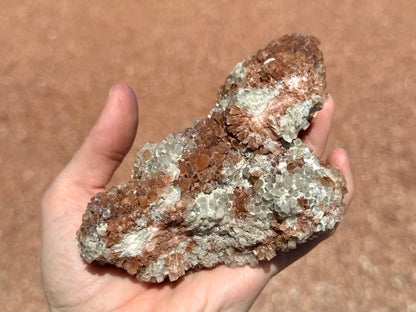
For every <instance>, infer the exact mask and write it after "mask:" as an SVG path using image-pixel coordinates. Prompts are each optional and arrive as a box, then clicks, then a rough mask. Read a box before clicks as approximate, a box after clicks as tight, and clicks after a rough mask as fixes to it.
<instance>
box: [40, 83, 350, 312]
mask: <svg viewBox="0 0 416 312" xmlns="http://www.w3.org/2000/svg"><path fill="white" fill-rule="evenodd" d="M333 109H334V103H333V101H332V99H331V98H330V99H329V100H328V102H327V103H326V104H325V106H324V108H323V110H322V111H321V112H319V114H318V115H317V117H316V118H314V119H313V120H312V122H311V126H310V128H309V129H308V131H306V132H304V133H303V134H302V139H303V141H304V142H305V144H307V145H308V146H309V147H311V148H312V149H313V150H314V153H315V154H316V155H317V156H321V155H322V154H323V151H324V148H325V143H326V140H327V136H328V132H329V128H330V125H331V119H332V114H333ZM137 123H138V108H137V102H136V97H135V95H134V92H133V91H132V90H131V89H130V88H129V87H128V86H126V85H122V84H119V85H116V86H114V87H113V89H112V92H111V93H110V95H109V98H108V101H107V104H106V106H105V108H104V110H103V112H102V114H101V116H100V118H99V120H98V121H97V123H96V124H95V126H94V127H93V129H92V131H91V133H90V134H89V136H88V137H87V138H86V140H85V142H84V143H83V144H82V146H81V148H80V149H79V150H78V151H77V153H76V154H75V155H74V157H73V158H72V160H71V161H70V163H69V164H68V165H67V166H66V168H65V169H64V170H63V171H62V172H61V173H60V174H59V175H58V176H57V178H56V179H55V181H54V182H53V183H52V185H51V186H50V187H49V189H48V190H47V191H46V193H45V195H44V197H43V200H42V259H41V268H42V277H43V285H44V290H45V294H46V297H47V300H48V303H49V306H50V309H51V310H52V311H79V310H82V311H90V310H93V311H98V310H99V311H132V310H140V311H150V310H156V311H168V310H174V311H182V310H183V311H204V310H206V311H223V310H227V311H244V310H248V309H249V308H250V306H251V305H252V304H253V302H254V300H255V299H256V297H257V296H258V294H259V293H260V292H261V290H262V289H263V287H264V286H265V285H266V284H267V282H268V281H269V280H270V279H271V278H272V277H273V276H274V275H276V274H277V273H278V272H280V271H281V270H283V269H284V268H285V267H287V266H288V265H290V264H291V263H293V262H294V261H296V260H297V259H299V258H300V257H302V256H303V255H304V254H306V253H307V252H308V251H309V250H311V249H312V248H313V247H314V246H316V245H317V244H318V243H319V242H321V241H322V240H323V239H325V238H326V237H327V236H321V237H320V238H319V239H316V240H313V241H310V242H308V243H305V244H302V245H299V246H298V247H297V248H296V249H295V250H292V251H290V252H285V253H283V252H281V253H279V254H278V255H277V256H276V257H275V258H274V259H273V260H272V261H269V262H267V261H263V262H261V264H260V265H259V266H258V267H255V268H253V267H250V266H248V265H247V266H244V267H237V268H228V267H226V266H225V265H221V266H218V267H216V268H214V269H210V270H202V271H199V272H189V273H188V274H186V275H185V276H184V277H183V278H181V279H180V280H178V281H176V282H164V283H161V284H151V283H142V282H139V281H137V280H136V279H135V278H134V277H131V276H129V275H128V274H126V273H125V272H122V271H120V270H119V269H117V268H114V267H108V266H102V267H100V266H97V265H91V264H87V263H85V262H84V261H83V260H82V259H81V257H80V255H79V252H78V247H77V241H76V239H75V236H76V231H77V229H78V227H79V225H80V222H81V219H82V215H83V213H84V211H85V208H86V205H87V203H88V201H89V200H90V198H91V197H93V196H94V195H95V194H96V193H98V192H101V191H103V190H104V188H105V186H106V184H107V183H109V181H110V179H111V177H112V176H113V174H114V172H115V170H116V169H117V168H118V166H119V165H120V163H121V162H122V160H123V159H124V156H125V155H126V154H127V152H128V151H129V149H130V147H131V145H132V144H133V141H134V138H135V134H136V129H137ZM328 160H329V161H330V162H331V163H332V164H333V165H335V166H336V167H338V168H339V169H340V171H341V172H342V174H343V175H344V176H345V178H346V180H347V188H348V191H349V192H348V194H346V196H345V204H346V205H349V203H350V202H351V200H352V195H353V181H352V174H351V170H350V167H349V162H348V157H347V155H346V153H345V151H344V150H343V149H336V150H334V151H333V152H332V153H330V154H329V157H328Z"/></svg>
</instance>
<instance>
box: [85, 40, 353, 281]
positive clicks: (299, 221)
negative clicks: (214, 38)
mask: <svg viewBox="0 0 416 312" xmlns="http://www.w3.org/2000/svg"><path fill="white" fill-rule="evenodd" d="M318 43H319V42H318V40H317V39H316V38H314V37H305V36H303V35H287V36H284V37H282V38H280V39H278V40H276V41H272V42H271V43H270V44H269V45H268V46H267V47H266V48H265V49H262V50H260V51H259V52H258V53H257V54H256V55H255V56H252V57H249V58H247V59H245V60H244V61H242V62H240V63H238V64H237V65H236V66H235V68H234V69H233V70H232V72H231V74H230V75H229V77H228V78H227V80H226V82H225V84H224V86H223V87H221V89H220V92H219V93H218V98H217V104H216V106H215V108H214V109H212V110H211V112H210V114H209V115H208V117H207V118H205V119H201V120H196V121H194V122H193V125H192V127H191V128H187V129H185V130H184V131H182V132H180V133H177V134H175V135H169V136H167V137H166V138H165V139H164V140H163V141H162V142H161V143H157V144H146V145H145V146H144V147H143V148H142V149H141V150H139V151H138V152H137V158H136V161H135V165H134V171H133V174H132V179H131V180H130V181H129V182H127V183H126V184H124V185H120V186H115V187H113V188H111V189H109V190H108V191H106V192H103V193H99V194H97V195H96V196H95V197H94V198H93V199H92V200H91V202H90V203H89V204H88V207H87V211H86V213H85V214H84V216H83V218H82V221H83V223H82V225H81V227H80V230H79V232H78V234H77V238H78V241H79V249H80V254H81V256H82V257H83V259H84V260H86V261H87V262H94V261H95V262H100V263H108V264H114V265H116V266H118V267H121V268H124V269H125V270H126V271H127V272H129V273H130V274H132V275H137V278H138V279H139V280H142V281H151V282H162V281H163V280H164V279H165V277H167V276H168V277H169V279H170V280H171V281H174V280H177V279H178V278H179V277H180V276H182V275H184V274H185V271H187V270H188V269H191V268H197V269H199V268H210V267H214V266H217V265H220V264H227V265H229V266H232V267H234V266H237V265H245V264H250V265H252V266H256V265H257V264H258V261H260V260H265V259H266V260H270V259H272V258H273V257H274V256H275V255H276V252H277V251H279V250H284V251H286V250H288V249H293V248H296V245H297V244H299V243H304V242H306V241H307V240H308V239H310V238H311V237H314V236H316V235H318V234H320V233H323V232H324V231H326V230H330V229H333V228H334V226H335V224H336V223H337V222H339V221H340V220H341V218H342V214H343V210H344V207H343V205H342V198H343V195H344V194H345V192H346V188H345V181H344V178H343V177H342V175H341V174H340V173H339V172H338V170H336V169H335V168H332V167H331V166H330V165H329V164H327V163H325V162H324V161H322V160H319V159H318V158H317V157H315V156H314V155H313V153H312V151H311V150H310V149H309V148H308V147H306V146H305V145H304V144H303V143H302V142H301V140H299V139H298V138H297V135H298V133H299V131H300V130H305V129H307V127H308V126H309V122H308V120H309V119H310V118H311V116H312V114H313V113H314V112H316V111H317V110H319V109H321V108H322V105H323V103H324V101H325V99H326V97H325V92H324V89H325V85H326V82H325V66H324V64H323V58H322V53H321V52H320V51H319V49H318V47H317V45H318Z"/></svg>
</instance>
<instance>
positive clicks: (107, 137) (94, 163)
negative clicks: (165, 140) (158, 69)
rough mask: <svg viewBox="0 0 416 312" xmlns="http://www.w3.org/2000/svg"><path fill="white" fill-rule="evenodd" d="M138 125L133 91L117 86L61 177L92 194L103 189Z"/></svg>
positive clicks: (122, 157)
mask: <svg viewBox="0 0 416 312" xmlns="http://www.w3.org/2000/svg"><path fill="white" fill-rule="evenodd" d="M137 125H138V106H137V100H136V96H135V94H134V91H133V90H132V89H131V88H130V87H129V86H127V85H124V84H117V85H115V86H114V87H113V88H112V89H111V91H110V95H109V97H108V100H107V104H106V105H105V107H104V109H103V111H102V113H101V115H100V117H99V119H98V121H97V123H96V124H95V125H94V127H93V129H92V130H91V132H90V134H89V135H88V137H87V138H86V139H85V141H84V143H83V144H82V146H81V148H80V149H79V150H78V151H77V153H76V154H75V155H74V157H73V158H72V160H71V162H70V163H69V164H68V166H67V167H66V168H65V169H64V171H63V172H62V174H61V178H63V179H65V180H66V181H67V182H70V183H73V184H74V185H77V186H78V187H81V188H83V189H84V190H86V191H88V192H91V193H96V192H97V191H99V190H102V189H103V188H104V187H105V185H106V184H107V183H108V182H109V181H110V180H111V178H112V176H113V174H114V172H115V171H116V169H117V168H118V166H119V165H120V163H121V162H122V161H123V159H124V157H125V155H126V154H127V152H128V151H129V150H130V148H131V146H132V144H133V142H134V138H135V136H136V130H137Z"/></svg>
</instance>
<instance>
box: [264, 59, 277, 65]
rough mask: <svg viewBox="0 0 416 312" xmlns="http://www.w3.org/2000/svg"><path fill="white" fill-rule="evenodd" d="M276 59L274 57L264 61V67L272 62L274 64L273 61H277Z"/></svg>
mask: <svg viewBox="0 0 416 312" xmlns="http://www.w3.org/2000/svg"><path fill="white" fill-rule="evenodd" d="M275 60H276V59H275V58H274V57H271V58H268V59H267V60H265V61H264V63H263V64H264V65H266V64H268V63H270V62H273V61H275Z"/></svg>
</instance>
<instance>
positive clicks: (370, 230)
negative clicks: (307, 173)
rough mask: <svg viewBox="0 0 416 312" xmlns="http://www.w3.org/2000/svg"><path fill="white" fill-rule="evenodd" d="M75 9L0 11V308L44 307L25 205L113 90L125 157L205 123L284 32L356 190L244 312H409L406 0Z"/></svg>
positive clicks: (412, 259)
mask: <svg viewBox="0 0 416 312" xmlns="http://www.w3.org/2000/svg"><path fill="white" fill-rule="evenodd" d="M18 2H19V3H18ZM81 3H82V2H77V1H52V0H43V1H10V0H3V1H1V2H0V142H1V148H0V182H1V187H0V197H1V201H0V250H1V255H0V310H1V311H3V310H6V311H25V310H32V311H35V310H36V311H44V310H46V309H47V306H46V302H45V300H44V298H43V294H42V289H41V280H40V269H39V247H40V214H39V201H40V197H41V194H42V192H43V191H44V190H45V189H46V187H47V185H48V184H49V183H50V182H51V180H52V179H53V178H54V176H55V175H56V174H57V173H58V172H59V171H60V170H61V169H62V168H63V167H64V166H65V164H66V163H67V162H68V161H69V159H70V158H71V155H72V154H73V153H74V151H75V150H76V149H77V148H78V147H79V145H80V144H81V142H82V140H83V138H84V137H85V136H86V135H87V133H88V131H89V129H90V127H91V126H92V124H93V123H94V121H95V119H96V118H97V116H98V114H99V112H100V110H101V108H102V106H103V103H104V102H105V99H106V97H107V94H108V91H109V89H110V87H111V86H112V85H113V84H115V83H117V82H119V81H121V82H126V83H128V84H130V85H131V86H132V87H133V88H134V90H135V91H136V92H137V95H138V98H139V102H140V118H141V121H140V126H139V131H140V134H139V136H138V138H137V139H136V142H135V146H134V149H137V148H139V147H140V146H142V145H143V144H144V143H145V142H147V141H157V140H160V139H162V138H163V137H165V136H166V135H167V134H168V133H171V132H175V131H178V130H180V129H182V128H183V127H185V126H188V125H189V124H190V123H191V121H192V120H193V119H195V118H198V117H202V116H205V115H206V114H207V113H208V111H209V110H210V108H211V107H212V106H213V104H214V100H215V96H216V89H217V88H218V87H219V86H220V85H221V84H222V83H223V81H224V79H225V77H226V76H227V75H228V73H229V71H230V70H231V69H232V68H233V66H234V65H235V63H237V62H238V61H240V60H241V59H243V58H244V57H246V56H248V55H251V54H253V53H255V52H256V50H257V49H258V48H261V47H263V46H264V45H265V44H267V43H268V42H269V41H270V40H271V39H274V38H277V37H279V36H281V35H283V34H285V33H293V32H304V33H307V34H314V35H316V36H317V37H318V38H320V40H321V42H322V45H321V48H322V50H323V51H324V55H325V60H326V65H327V73H328V75H327V78H328V88H329V90H330V92H331V94H332V95H333V97H334V98H335V100H336V105H337V109H336V115H335V124H334V127H333V131H332V134H331V136H330V142H329V147H331V148H333V147H335V146H341V147H344V148H346V149H347V150H348V152H349V155H350V157H351V162H352V166H353V171H354V174H355V179H356V190H357V191H356V196H355V200H354V202H353V204H352V206H351V207H350V210H349V212H348V215H347V216H346V218H345V220H344V222H343V223H342V225H341V226H340V227H339V230H338V231H337V234H336V235H335V236H333V237H332V238H331V239H330V240H328V241H326V242H325V243H324V244H322V245H321V246H319V247H318V248H316V249H315V250H314V251H313V252H311V253H310V254H309V255H308V256H307V257H305V258H303V259H302V260H300V261H298V262H297V263H295V264H294V265H293V266H291V267H290V268H288V269H287V270H285V271H283V272H282V273H281V274H279V275H278V276H276V277H275V278H274V279H273V280H272V281H271V282H270V284H269V285H268V286H267V287H266V288H265V290H264V291H263V293H262V294H261V295H260V297H259V298H258V300H257V301H256V303H255V304H254V306H253V308H252V310H253V311H310V310H314V311H393V310H394V311H416V268H415V263H416V239H415V238H416V207H415V202H416V178H415V176H416V155H415V154H416V135H415V132H416V131H415V126H416V122H415V121H416V101H415V98H416V36H415V31H416V18H415V16H416V2H414V1H404V0H403V1H380V0H374V1H210V2H208V1H205V2H202V1H201V2H199V4H197V2H196V1H189V3H188V2H186V1H183V0H180V1H174V0H170V1H133V0H126V1H120V3H121V4H116V3H117V2H116V1H95V3H94V4H93V2H85V3H87V4H81ZM190 3H192V4H190ZM202 3H204V4H202ZM133 159H134V153H130V155H129V156H128V157H127V161H126V162H125V163H124V164H123V165H122V167H121V169H120V171H119V172H118V174H117V175H116V177H115V179H114V183H116V182H119V181H122V180H123V179H125V178H127V177H128V176H129V172H130V168H131V166H132V161H133Z"/></svg>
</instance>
